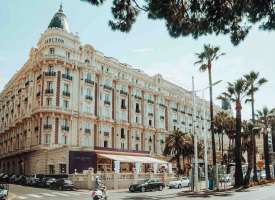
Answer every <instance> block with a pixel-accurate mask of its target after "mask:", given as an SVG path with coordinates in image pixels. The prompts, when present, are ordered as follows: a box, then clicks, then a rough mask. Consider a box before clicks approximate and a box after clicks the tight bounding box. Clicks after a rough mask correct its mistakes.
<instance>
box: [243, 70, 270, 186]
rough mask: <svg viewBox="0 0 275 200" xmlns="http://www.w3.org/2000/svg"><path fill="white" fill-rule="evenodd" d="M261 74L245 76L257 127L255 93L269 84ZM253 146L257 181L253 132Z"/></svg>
mask: <svg viewBox="0 0 275 200" xmlns="http://www.w3.org/2000/svg"><path fill="white" fill-rule="evenodd" d="M259 76H260V73H259V72H255V71H251V72H250V73H249V74H246V75H244V78H245V79H246V81H247V82H248V83H249V87H250V88H249V90H248V93H247V94H248V95H249V96H250V100H249V101H250V102H251V111H252V122H253V124H254V125H255V109H254V104H255V93H256V92H257V91H258V90H259V89H260V88H261V86H262V85H263V84H264V83H266V82H267V80H266V79H265V78H260V77H259ZM251 145H252V147H253V172H254V174H253V180H254V181H257V180H258V178H257V165H256V138H255V135H254V134H253V131H252V132H251Z"/></svg>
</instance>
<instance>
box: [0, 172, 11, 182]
mask: <svg viewBox="0 0 275 200" xmlns="http://www.w3.org/2000/svg"><path fill="white" fill-rule="evenodd" d="M0 180H1V182H4V183H8V182H9V180H10V176H9V174H4V175H3V176H2V177H1V179H0Z"/></svg>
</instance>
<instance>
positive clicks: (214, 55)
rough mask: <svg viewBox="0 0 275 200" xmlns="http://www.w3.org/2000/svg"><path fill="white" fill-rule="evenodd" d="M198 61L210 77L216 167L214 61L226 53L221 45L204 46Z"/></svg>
mask: <svg viewBox="0 0 275 200" xmlns="http://www.w3.org/2000/svg"><path fill="white" fill-rule="evenodd" d="M196 55H197V57H198V61H197V62H195V64H198V65H200V68H199V70H200V71H201V72H205V71H207V72H208V79H209V93H210V95H209V96H210V130H211V138H212V159H213V169H214V170H215V169H216V144H215V133H214V125H213V119H214V112H213V91H212V67H213V65H212V62H213V61H214V60H218V59H219V58H220V56H222V55H224V53H220V48H219V47H213V46H211V45H210V44H208V45H204V46H203V51H202V52H201V53H197V54H196Z"/></svg>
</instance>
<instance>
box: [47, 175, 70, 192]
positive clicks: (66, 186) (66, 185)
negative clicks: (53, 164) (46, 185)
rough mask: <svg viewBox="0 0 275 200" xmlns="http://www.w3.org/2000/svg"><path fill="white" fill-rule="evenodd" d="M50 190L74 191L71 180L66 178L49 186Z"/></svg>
mask: <svg viewBox="0 0 275 200" xmlns="http://www.w3.org/2000/svg"><path fill="white" fill-rule="evenodd" d="M50 188H51V189H58V190H74V184H73V182H72V181H71V180H69V179H66V178H60V179H57V180H56V181H55V182H53V183H52V184H51V185H50Z"/></svg>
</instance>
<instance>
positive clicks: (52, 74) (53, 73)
mask: <svg viewBox="0 0 275 200" xmlns="http://www.w3.org/2000/svg"><path fill="white" fill-rule="evenodd" d="M45 76H56V72H51V71H49V72H45Z"/></svg>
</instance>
